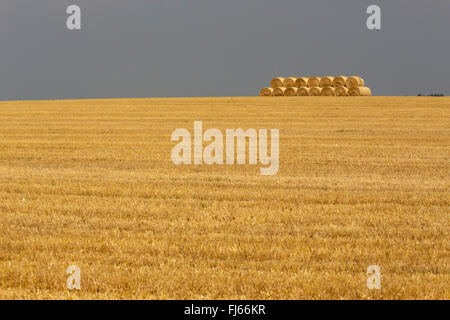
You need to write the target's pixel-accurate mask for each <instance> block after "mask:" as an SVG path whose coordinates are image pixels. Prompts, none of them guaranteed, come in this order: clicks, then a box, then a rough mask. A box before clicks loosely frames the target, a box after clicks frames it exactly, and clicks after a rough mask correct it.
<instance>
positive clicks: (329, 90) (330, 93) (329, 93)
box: [320, 87, 334, 97]
mask: <svg viewBox="0 0 450 320" xmlns="http://www.w3.org/2000/svg"><path fill="white" fill-rule="evenodd" d="M320 95H321V96H325V97H334V88H333V87H326V88H322V92H321V93H320Z"/></svg>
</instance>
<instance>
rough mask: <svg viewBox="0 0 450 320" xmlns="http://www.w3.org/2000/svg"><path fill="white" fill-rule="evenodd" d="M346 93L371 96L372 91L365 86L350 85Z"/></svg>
mask: <svg viewBox="0 0 450 320" xmlns="http://www.w3.org/2000/svg"><path fill="white" fill-rule="evenodd" d="M348 95H349V96H352V97H359V96H371V95H372V91H370V89H369V88H367V87H351V88H350V89H348Z"/></svg>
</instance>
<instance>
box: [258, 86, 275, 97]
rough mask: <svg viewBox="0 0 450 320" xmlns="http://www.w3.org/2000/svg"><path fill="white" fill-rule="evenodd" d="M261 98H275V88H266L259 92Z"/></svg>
mask: <svg viewBox="0 0 450 320" xmlns="http://www.w3.org/2000/svg"><path fill="white" fill-rule="evenodd" d="M259 95H260V96H261V97H270V96H273V88H264V89H261V91H260V92H259Z"/></svg>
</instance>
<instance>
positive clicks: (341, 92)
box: [334, 87, 348, 97]
mask: <svg viewBox="0 0 450 320" xmlns="http://www.w3.org/2000/svg"><path fill="white" fill-rule="evenodd" d="M334 95H335V96H336V97H345V96H348V88H346V87H336V88H334Z"/></svg>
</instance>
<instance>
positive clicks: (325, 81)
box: [319, 76, 334, 88]
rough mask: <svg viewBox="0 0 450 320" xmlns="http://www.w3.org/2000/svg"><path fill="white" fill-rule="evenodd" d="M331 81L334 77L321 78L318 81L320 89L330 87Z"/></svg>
mask: <svg viewBox="0 0 450 320" xmlns="http://www.w3.org/2000/svg"><path fill="white" fill-rule="evenodd" d="M333 80H334V77H330V76H328V77H323V78H322V79H320V83H319V86H320V87H321V88H328V87H331V86H332V85H333Z"/></svg>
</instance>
